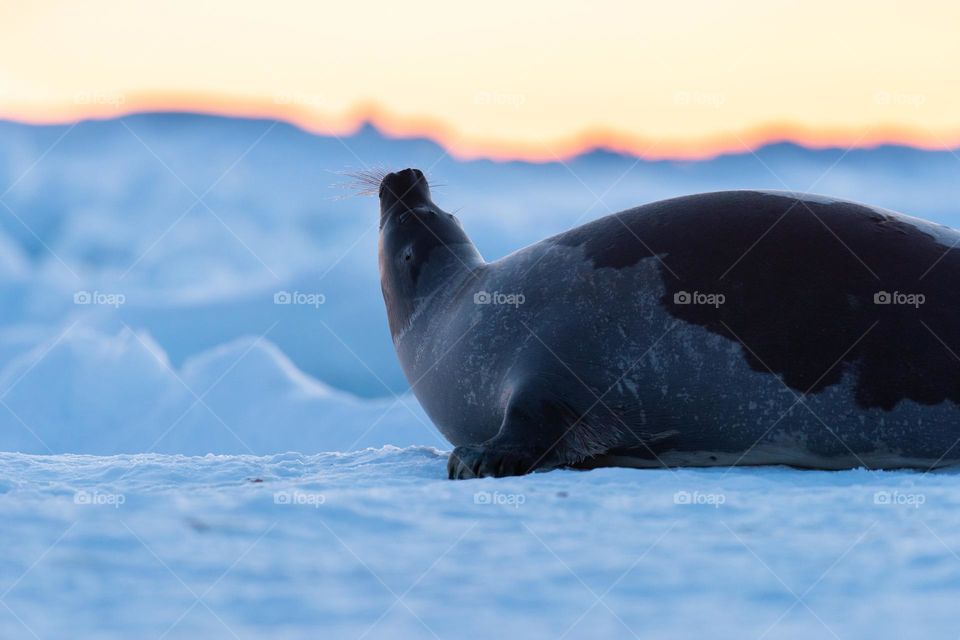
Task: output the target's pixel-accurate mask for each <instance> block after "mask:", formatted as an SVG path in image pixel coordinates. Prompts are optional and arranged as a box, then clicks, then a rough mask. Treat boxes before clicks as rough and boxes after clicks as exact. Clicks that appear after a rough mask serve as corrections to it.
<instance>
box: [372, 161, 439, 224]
mask: <svg viewBox="0 0 960 640" xmlns="http://www.w3.org/2000/svg"><path fill="white" fill-rule="evenodd" d="M431 202H432V201H431V199H430V186H429V185H428V184H427V179H426V178H425V177H424V175H423V172H422V171H420V170H419V169H404V170H403V171H395V172H393V173H388V174H387V175H386V176H384V178H383V180H382V181H381V182H380V210H381V213H383V214H386V213H387V211H389V210H390V209H391V208H393V207H394V206H395V205H396V204H398V203H399V204H402V205H403V208H404V209H413V208H416V207H421V206H423V205H425V204H429V203H431Z"/></svg>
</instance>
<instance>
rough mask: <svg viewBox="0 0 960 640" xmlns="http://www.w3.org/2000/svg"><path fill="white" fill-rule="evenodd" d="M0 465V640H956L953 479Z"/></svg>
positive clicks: (409, 462)
mask: <svg viewBox="0 0 960 640" xmlns="http://www.w3.org/2000/svg"><path fill="white" fill-rule="evenodd" d="M445 462H446V460H445V455H444V454H443V452H439V451H437V450H435V449H432V448H426V447H410V448H406V449H398V448H394V447H385V448H381V449H369V450H365V451H358V452H353V453H323V454H317V455H310V456H307V455H300V454H292V453H287V454H280V455H273V456H266V457H253V456H206V457H184V456H163V455H133V456H112V457H90V456H75V455H57V456H30V455H23V454H0V478H3V480H2V481H0V521H2V522H3V533H4V553H3V554H2V555H0V575H2V583H0V605H2V606H0V637H3V638H32V637H38V638H71V637H73V638H81V637H82V638H160V637H162V638H201V637H202V638H489V637H491V636H493V637H509V638H550V639H554V640H555V639H557V638H600V637H611V638H612V637H617V638H624V637H627V638H629V637H639V638H648V637H670V638H702V637H705V636H709V637H715V638H738V639H739V638H801V639H808V638H811V637H820V638H829V637H839V638H850V637H873V638H907V637H909V638H954V637H956V635H957V627H956V621H957V617H956V615H957V614H956V602H957V599H958V598H960V577H958V576H960V557H958V555H957V552H958V551H960V496H958V493H957V491H956V486H957V475H956V474H954V473H949V472H948V473H942V472H941V473H936V474H928V475H922V474H919V473H907V472H903V473H900V472H898V473H893V472H884V473H871V472H868V471H863V470H861V471H850V472H839V473H837V472H807V471H797V470H790V469H784V468H768V469H763V470H757V469H734V470H729V471H728V470H726V469H707V470H677V471H668V470H659V471H638V470H628V469H608V470H596V471H590V472H575V471H554V472H550V473H541V474H534V475H532V476H527V477H522V478H511V479H501V480H493V479H484V480H474V481H463V482H450V481H447V480H445V479H444V470H445Z"/></svg>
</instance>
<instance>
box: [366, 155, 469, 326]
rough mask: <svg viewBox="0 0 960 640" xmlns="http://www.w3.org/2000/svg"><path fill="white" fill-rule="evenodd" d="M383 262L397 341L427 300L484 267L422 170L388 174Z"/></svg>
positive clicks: (383, 185)
mask: <svg viewBox="0 0 960 640" xmlns="http://www.w3.org/2000/svg"><path fill="white" fill-rule="evenodd" d="M379 259H380V288H381V289H382V291H383V299H384V302H385V303H386V306H387V317H388V319H389V322H390V333H391V334H392V336H393V339H394V342H396V341H397V340H398V339H399V337H400V336H401V334H402V333H403V331H404V330H405V329H406V328H407V326H408V324H409V322H410V320H411V318H412V317H413V314H414V313H415V311H416V309H417V306H418V304H419V303H420V302H421V301H422V300H423V299H424V298H426V297H428V296H430V295H431V294H434V293H436V292H437V291H438V290H439V289H440V288H442V287H443V286H444V285H445V284H448V283H449V282H451V281H452V280H453V279H454V278H456V277H457V276H460V275H463V274H464V273H466V272H469V271H471V270H473V269H475V268H477V267H478V266H480V265H482V264H483V258H482V257H481V256H480V252H479V251H477V248H476V247H475V246H474V245H473V243H472V242H471V241H470V238H469V237H467V234H466V233H465V232H464V230H463V227H462V226H461V225H460V221H459V220H457V219H456V218H455V217H454V216H453V215H451V214H449V213H447V212H446V211H444V210H443V209H441V208H440V207H438V206H437V205H436V204H434V202H433V200H432V199H431V197H430V186H429V184H428V183H427V179H426V178H425V177H424V175H423V172H421V171H420V170H419V169H404V170H403V171H397V172H394V173H389V174H387V175H386V176H385V177H384V178H383V180H382V181H381V183H380V246H379Z"/></svg>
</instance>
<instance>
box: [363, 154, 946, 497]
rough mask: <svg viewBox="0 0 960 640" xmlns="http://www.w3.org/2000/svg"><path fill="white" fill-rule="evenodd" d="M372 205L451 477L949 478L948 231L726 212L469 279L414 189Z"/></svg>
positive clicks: (705, 211) (541, 254) (666, 223)
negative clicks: (796, 472) (716, 471)
mask: <svg viewBox="0 0 960 640" xmlns="http://www.w3.org/2000/svg"><path fill="white" fill-rule="evenodd" d="M408 171H410V170H408ZM411 176H413V177H411ZM411 185H413V188H412V191H411V189H410V187H411ZM384 186H385V187H387V188H388V189H389V190H390V191H407V194H406V196H405V197H406V200H403V199H397V198H394V197H391V195H390V194H387V195H386V197H385V196H384V195H383V191H382V192H381V205H382V220H381V222H382V232H381V255H380V260H381V274H382V276H383V288H384V297H385V300H386V302H387V309H388V316H389V317H390V325H391V331H392V333H393V339H394V344H395V346H396V349H397V353H398V355H399V358H400V362H401V364H402V366H403V369H404V372H405V373H406V376H407V378H408V380H409V381H410V384H411V386H412V388H413V391H414V393H415V394H416V396H417V398H418V400H419V401H420V402H421V403H422V405H423V406H424V408H425V410H426V411H427V413H428V415H429V416H430V417H431V419H432V420H433V421H434V423H435V424H436V425H437V427H438V428H439V429H440V431H441V432H442V433H443V435H444V436H445V437H446V438H447V439H448V440H449V441H450V442H451V443H453V444H454V445H455V446H456V449H455V450H454V452H453V454H451V458H450V463H449V473H450V475H451V477H454V478H462V477H474V476H483V475H494V476H499V475H512V474H519V473H526V472H528V471H532V470H535V469H546V468H553V467H557V466H580V467H592V466H602V465H623V466H638V467H648V466H676V465H695V466H703V465H736V464H788V465H793V466H798V467H809V468H823V469H841V468H850V467H860V466H862V467H870V468H900V467H916V468H932V467H937V466H942V465H946V464H953V463H956V462H958V461H960V409H958V405H960V250H958V249H955V247H956V246H957V245H960V233H957V232H956V231H953V230H950V229H948V228H946V227H942V226H939V225H934V224H932V223H929V222H925V221H922V220H918V219H916V218H910V217H908V216H904V215H901V214H897V213H894V212H890V211H886V210H881V209H876V208H873V207H868V206H863V205H859V204H856V203H852V202H846V201H840V200H833V199H828V198H823V197H820V196H810V195H804V194H792V193H786V192H761V191H731V192H719V193H706V194H699V195H692V196H686V197H681V198H675V199H671V200H666V201H662V202H656V203H652V204H648V205H644V206H641V207H637V208H635V209H630V210H627V211H623V212H621V213H617V214H614V215H611V216H607V217H605V218H601V219H599V220H596V221H594V222H591V223H589V224H586V225H583V226H581V227H578V228H575V229H572V230H570V231H568V232H565V233H562V234H560V235H557V236H554V237H552V238H548V239H546V240H543V241H541V242H539V243H536V244H534V245H531V246H529V247H527V248H525V249H522V250H520V251H518V252H516V253H514V254H511V255H509V256H507V257H505V258H503V259H501V260H498V261H496V262H491V263H485V262H484V261H483V260H482V258H480V256H479V253H478V252H477V251H476V249H475V248H474V247H473V245H472V244H470V242H469V239H468V238H467V237H466V234H465V233H463V231H462V229H461V228H460V226H459V223H457V222H456V221H455V219H453V218H452V217H449V216H448V214H446V213H444V212H442V211H441V210H439V208H437V207H436V205H434V204H433V203H432V201H431V200H430V197H429V190H428V189H427V187H426V182H425V180H423V178H422V174H419V172H414V173H410V174H407V173H406V172H399V173H397V174H390V175H389V176H387V178H385V179H384ZM411 193H412V194H413V195H412V196H411ZM404 214H406V218H405V219H403V220H402V221H401V219H400V218H401V216H403V215H404ZM405 252H406V253H405ZM404 256H409V257H407V258H405V257H404ZM404 264H406V265H407V266H406V267H404ZM410 265H415V267H416V269H415V271H416V273H414V269H412V268H411V266H410Z"/></svg>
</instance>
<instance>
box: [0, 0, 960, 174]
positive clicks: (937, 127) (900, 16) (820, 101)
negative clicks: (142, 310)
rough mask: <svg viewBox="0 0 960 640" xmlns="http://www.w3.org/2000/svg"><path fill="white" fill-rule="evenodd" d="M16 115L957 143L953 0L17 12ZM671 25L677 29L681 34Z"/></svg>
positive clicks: (459, 133)
mask: <svg viewBox="0 0 960 640" xmlns="http://www.w3.org/2000/svg"><path fill="white" fill-rule="evenodd" d="M0 6H2V8H0V20H2V21H3V22H2V23H3V25H4V27H3V31H4V34H3V36H4V37H3V38H2V39H0V60H2V61H3V62H2V63H0V117H2V118H6V119H12V120H17V121H23V122H31V123H51V122H69V121H74V120H77V119H83V118H108V117H114V116H116V115H120V114H124V113H131V112H138V111H167V110H172V111H196V112H203V113H215V114H224V115H236V116H252V117H265V118H275V119H279V120H284V121H288V122H292V123H294V124H297V125H299V126H302V127H303V128H305V129H308V130H310V131H315V132H318V133H326V134H330V133H333V134H337V135H343V134H348V133H350V132H351V131H353V130H355V129H356V128H357V127H358V126H360V124H362V123H363V122H366V121H369V122H373V123H374V124H375V125H377V126H378V127H379V128H381V129H382V130H383V131H385V132H386V133H388V134H391V135H396V136H415V135H425V136H429V137H431V138H434V139H437V140H438V141H440V142H441V143H443V144H444V145H445V146H446V147H447V148H448V149H450V151H451V152H452V153H453V154H454V155H455V156H457V157H461V158H467V157H491V158H496V159H512V158H521V159H528V160H535V161H539V160H552V159H554V158H557V157H565V156H569V155H571V154H574V153H576V152H578V151H582V150H584V149H589V148H593V147H604V148H609V149H612V150H617V151H624V152H631V153H637V154H640V155H643V156H645V157H650V158H664V157H666V158H697V157H705V156H710V155H715V154H718V153H722V152H725V151H735V152H736V151H743V150H744V149H745V148H754V147H756V146H758V145H761V144H763V143H765V142H770V141H777V140H792V141H796V142H799V143H802V144H806V145H808V146H812V147H826V146H842V147H848V146H863V147H869V146H874V145H878V144H883V143H899V144H907V145H912V146H917V147H921V148H930V149H936V148H944V147H954V146H957V145H958V144H960V116H958V114H960V108H958V107H960V88H958V87H957V85H956V82H955V80H956V78H957V77H960V51H958V48H960V45H958V39H957V37H956V36H957V33H958V29H960V5H957V4H956V3H952V2H924V3H919V4H917V3H900V2H860V1H857V2H844V3H836V2H820V1H816V2H807V3H799V2H773V3H770V2H759V1H753V0H751V1H748V2H740V3H736V4H729V3H726V4H724V3H715V2H705V1H703V2H701V1H697V2H688V3H675V4H673V5H670V6H667V5H666V4H665V3H656V4H646V3H633V4H627V3H615V2H608V3H582V2H541V1H534V2H521V3H517V2H502V1H494V2H488V3H485V4H484V7H483V9H482V11H481V10H479V9H477V10H471V9H465V8H464V7H460V6H454V4H452V3H444V2H439V1H436V2H435V1H422V2H405V3H394V2H379V3H371V2H355V3H336V4H334V3H316V2H276V3H270V4H267V3H241V2H225V1H219V0H213V1H207V2H188V1H182V0H174V1H170V2H164V3H144V2H111V1H106V0H100V1H94V2H86V3H67V2H57V1H54V0H38V1H36V2H30V3H13V2H6V3H3V4H2V5H0ZM665 25H669V28H665Z"/></svg>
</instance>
